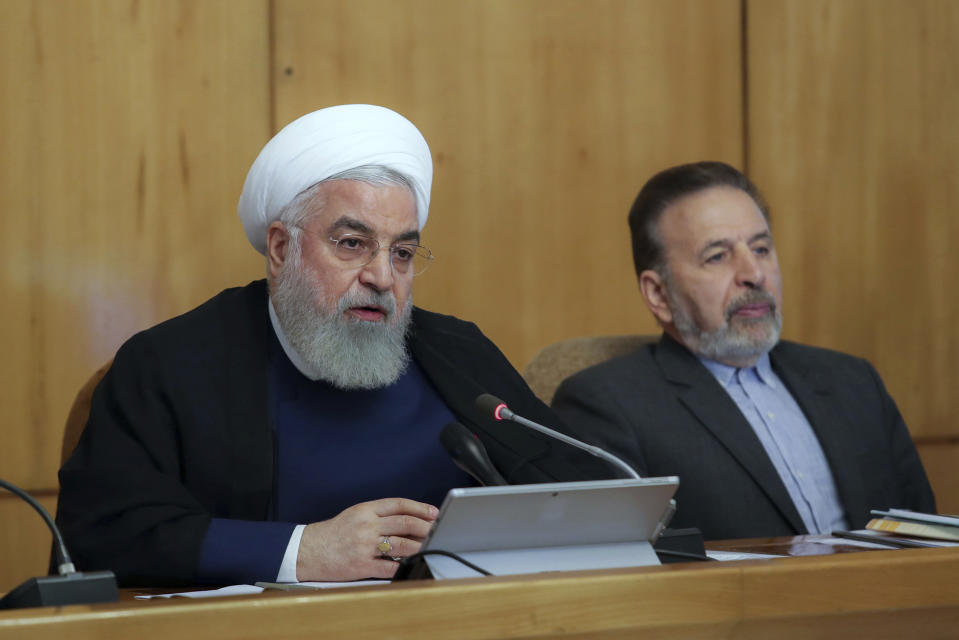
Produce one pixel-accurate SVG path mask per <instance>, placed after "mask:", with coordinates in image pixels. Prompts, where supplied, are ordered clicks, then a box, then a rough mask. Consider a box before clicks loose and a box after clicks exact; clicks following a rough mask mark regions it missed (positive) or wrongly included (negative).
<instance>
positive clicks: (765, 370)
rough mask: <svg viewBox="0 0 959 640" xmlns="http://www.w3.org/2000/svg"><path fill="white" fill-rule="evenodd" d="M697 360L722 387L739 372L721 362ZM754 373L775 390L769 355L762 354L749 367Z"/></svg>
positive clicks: (705, 359)
mask: <svg viewBox="0 0 959 640" xmlns="http://www.w3.org/2000/svg"><path fill="white" fill-rule="evenodd" d="M696 357H697V358H699V361H700V362H702V363H703V366H704V367H706V368H707V369H708V370H709V372H710V373H711V374H713V377H714V378H716V380H717V381H718V382H719V384H721V385H723V387H728V386H729V384H730V382H732V380H733V376H735V375H736V372H737V371H738V370H739V369H738V368H737V367H731V366H729V365H728V364H723V363H722V362H716V361H715V360H710V359H709V358H703V357H701V356H696ZM749 368H750V369H753V370H754V371H755V372H756V376H757V377H758V378H759V380H760V381H761V382H762V383H763V384H765V385H766V386H768V387H770V388H772V389H775V388H776V376H775V375H774V374H773V368H772V363H771V362H770V360H769V354H768V353H764V354H763V355H762V357H761V358H759V360H758V361H757V362H756V364H755V365H754V366H752V367H749Z"/></svg>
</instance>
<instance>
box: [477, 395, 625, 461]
mask: <svg viewBox="0 0 959 640" xmlns="http://www.w3.org/2000/svg"><path fill="white" fill-rule="evenodd" d="M476 407H477V408H478V409H479V410H480V411H482V412H484V413H486V414H492V415H493V417H494V418H495V419H497V420H510V421H512V422H517V423H519V424H521V425H523V426H524V427H528V428H530V429H533V430H534V431H539V432H540V433H543V434H545V435H547V436H549V437H551V438H556V439H557V440H559V441H560V442H565V443H566V444H568V445H570V446H573V447H576V448H577V449H582V450H583V451H585V452H587V453H590V454H592V455H594V456H596V457H597V458H601V459H603V460H605V461H606V462H609V463H610V464H612V465H613V466H615V467H618V468H619V469H622V470H623V471H625V472H626V473H627V474H629V477H630V478H640V477H642V476H640V475H639V474H638V473H636V470H635V469H633V468H632V467H631V466H629V465H628V464H626V463H625V462H624V461H623V460H621V459H620V458H617V457H616V456H614V455H613V454H611V453H610V452H609V451H606V450H605V449H600V448H599V447H594V446H593V445H591V444H586V443H585V442H583V441H582V440H577V439H576V438H571V437H569V436H568V435H566V434H564V433H560V432H559V431H554V430H553V429H550V428H549V427H544V426H543V425H541V424H539V423H537V422H533V421H532V420H527V419H526V418H524V417H523V416H520V415H517V414H515V413H513V412H512V411H510V410H509V407H507V406H506V403H505V402H503V401H502V400H500V399H499V398H497V397H496V396H494V395H491V394H489V393H484V394H482V395H480V396H478V397H477V398H476Z"/></svg>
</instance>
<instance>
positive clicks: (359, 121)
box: [237, 104, 433, 254]
mask: <svg viewBox="0 0 959 640" xmlns="http://www.w3.org/2000/svg"><path fill="white" fill-rule="evenodd" d="M370 164H375V165H382V166H385V167H389V168H390V169H393V170H394V171H397V172H399V173H401V174H403V175H404V176H406V177H407V178H409V180H410V182H411V183H412V184H413V191H414V195H415V196H416V215H417V218H418V220H419V228H420V229H422V228H423V225H425V224H426V216H427V213H428V211H429V208H430V187H431V186H432V183H433V159H432V158H431V157H430V148H429V146H428V145H427V144H426V140H425V139H424V138H423V134H421V133H420V132H419V130H418V129H417V128H416V127H415V126H413V123H412V122H410V121H409V120H407V119H406V118H404V117H403V116H401V115H400V114H398V113H396V112H395V111H391V110H390V109H387V108H385V107H377V106H374V105H369V104H345V105H340V106H337V107H329V108H327V109H320V110H319V111H314V112H313V113H308V114H306V115H305V116H303V117H301V118H298V119H297V120H294V121H293V122H291V123H290V124H288V125H286V126H285V127H283V129H282V130H281V131H280V132H279V133H278V134H276V135H275V136H273V139H272V140H270V141H269V142H267V143H266V146H265V147H263V150H262V151H260V155H258V156H257V158H256V160H255V161H254V162H253V166H252V167H250V172H249V173H248V174H247V176H246V182H245V183H244V184H243V193H242V194H241V195H240V204H239V206H238V207H237V210H238V212H239V214H240V220H242V221H243V229H244V230H245V231H246V237H247V238H248V239H249V240H250V244H252V245H253V248H255V249H256V250H257V251H259V252H260V253H263V254H265V253H266V230H267V227H269V226H270V223H271V222H273V221H274V220H277V219H278V218H279V215H280V211H282V210H283V207H285V206H286V205H288V204H289V203H290V202H292V201H293V199H294V198H295V197H296V196H298V195H299V194H300V193H301V192H303V191H304V190H306V189H308V188H309V187H312V186H313V185H315V184H316V183H317V182H320V181H321V180H324V179H326V178H329V177H330V176H333V175H336V174H338V173H340V172H342V171H346V170H347V169H354V168H356V167H359V166H362V165H370Z"/></svg>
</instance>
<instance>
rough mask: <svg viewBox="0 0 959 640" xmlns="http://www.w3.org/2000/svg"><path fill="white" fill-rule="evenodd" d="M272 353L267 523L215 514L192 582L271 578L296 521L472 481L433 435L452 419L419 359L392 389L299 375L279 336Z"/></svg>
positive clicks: (436, 493) (434, 496)
mask: <svg viewBox="0 0 959 640" xmlns="http://www.w3.org/2000/svg"><path fill="white" fill-rule="evenodd" d="M270 351H271V358H270V369H271V370H270V414H271V421H272V424H271V426H272V428H273V431H274V452H275V453H274V455H275V464H274V484H273V507H272V512H271V514H270V521H267V522H257V521H245V520H230V519H225V518H214V519H213V520H212V521H211V523H210V528H209V529H208V531H207V534H206V537H205V539H204V541H203V548H202V550H201V554H200V561H199V563H198V569H197V574H198V575H197V579H198V580H200V581H205V582H221V583H242V582H254V581H258V580H265V581H272V580H275V579H276V575H277V571H278V570H279V567H280V563H281V562H282V560H283V554H284V553H285V551H286V547H287V545H288V543H289V540H290V536H291V535H292V533H293V529H294V528H295V526H296V525H297V524H308V523H310V522H318V521H321V520H326V519H329V518H332V517H333V516H335V515H336V514H338V513H339V512H341V511H342V510H343V509H346V508H347V507H350V506H352V505H354V504H357V503H359V502H366V501H369V500H376V499H379V498H393V497H402V498H409V499H412V500H418V501H420V502H427V503H430V504H433V505H436V506H437V507H438V506H440V504H441V503H442V500H443V497H444V496H445V495H446V492H447V491H449V490H450V489H452V488H454V487H464V486H472V485H474V484H475V482H474V481H473V480H472V478H470V476H468V475H467V474H466V473H464V472H463V471H461V470H460V469H459V468H458V467H456V465H455V464H453V462H452V460H451V459H450V457H449V455H448V454H447V453H446V451H445V450H444V449H443V447H442V445H441V444H440V442H439V434H440V431H441V430H442V429H443V427H445V426H446V425H447V424H449V423H450V422H452V421H453V420H454V419H455V417H454V416H453V414H452V412H451V411H450V410H449V408H448V407H447V406H446V403H445V402H444V401H443V399H442V398H441V397H440V396H439V394H438V393H437V391H436V389H435V388H434V387H433V385H432V383H431V382H430V381H429V379H428V378H427V377H426V375H425V373H424V372H423V370H422V369H421V368H420V366H419V365H418V364H417V363H416V361H415V360H413V361H411V362H410V365H409V367H407V369H406V371H405V372H404V373H403V375H402V376H401V377H400V378H399V380H397V381H396V382H395V383H394V384H392V385H390V386H389V387H384V388H382V389H373V390H349V391H345V390H342V389H336V388H334V387H333V386H331V385H330V384H328V383H326V382H323V381H312V380H310V379H309V378H307V377H306V376H304V375H303V374H302V373H300V371H299V370H298V369H297V368H296V367H295V366H294V365H293V363H292V362H290V360H289V358H287V356H286V354H285V353H284V352H283V349H282V347H281V346H280V344H279V342H278V341H277V340H276V338H275V336H274V339H273V341H272V345H271V350H270Z"/></svg>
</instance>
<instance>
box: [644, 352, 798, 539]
mask: <svg viewBox="0 0 959 640" xmlns="http://www.w3.org/2000/svg"><path fill="white" fill-rule="evenodd" d="M655 358H656V360H657V362H658V364H659V366H660V368H661V369H662V372H663V375H664V377H665V378H666V379H667V380H668V381H669V382H670V383H671V384H673V385H674V386H675V387H676V388H677V394H678V397H679V400H680V402H682V404H683V405H684V406H685V407H686V408H687V409H688V410H689V412H690V413H691V414H692V415H693V416H694V417H695V418H696V420H698V421H699V423H700V424H701V425H702V426H703V428H705V429H706V430H708V431H709V432H710V433H712V434H713V435H714V436H715V437H716V439H717V440H719V441H720V442H721V443H722V444H723V446H724V447H725V448H726V449H727V450H728V451H729V454H730V455H731V456H732V457H733V459H735V461H736V462H737V463H738V464H739V465H740V466H741V467H742V469H743V470H744V471H745V472H746V473H748V474H749V475H750V476H752V478H753V480H754V481H755V482H756V484H757V485H758V486H759V487H760V488H761V489H762V491H763V492H764V493H765V494H766V495H767V496H769V499H770V500H771V501H772V503H773V504H774V505H775V506H776V508H777V509H778V510H779V512H780V513H781V514H782V516H783V517H784V518H785V519H786V520H787V521H788V522H789V524H790V525H791V526H792V527H793V528H794V529H795V530H796V531H797V532H800V533H805V532H806V527H805V525H804V524H803V522H802V518H800V516H799V512H798V511H797V510H796V507H795V505H794V504H793V502H792V499H791V498H790V497H789V493H788V492H787V491H786V487H785V485H783V483H782V480H780V478H779V474H778V473H777V472H776V469H775V467H774V466H773V464H772V462H771V461H770V459H769V456H768V455H767V454H766V451H765V449H763V446H762V443H761V442H760V441H759V438H758V437H757V436H756V434H755V433H754V432H753V429H752V427H751V426H750V425H749V422H748V421H747V420H746V418H745V416H743V414H742V412H741V411H740V410H739V407H737V406H736V403H735V402H734V401H733V399H732V398H730V397H729V394H728V393H726V390H725V389H723V388H722V386H720V384H719V383H718V382H717V381H716V379H715V378H714V377H713V375H712V374H711V373H710V372H709V370H708V369H706V367H704V366H703V364H702V363H701V362H700V361H699V360H698V359H697V358H696V356H694V355H693V354H692V353H691V352H690V351H689V350H688V349H686V348H685V347H684V346H682V345H681V344H679V343H678V342H676V341H675V340H673V339H672V338H671V337H670V336H668V335H666V334H663V337H662V340H661V341H660V343H659V345H658V346H657V348H656V352H655ZM720 477H721V476H720ZM680 481H681V479H680Z"/></svg>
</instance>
